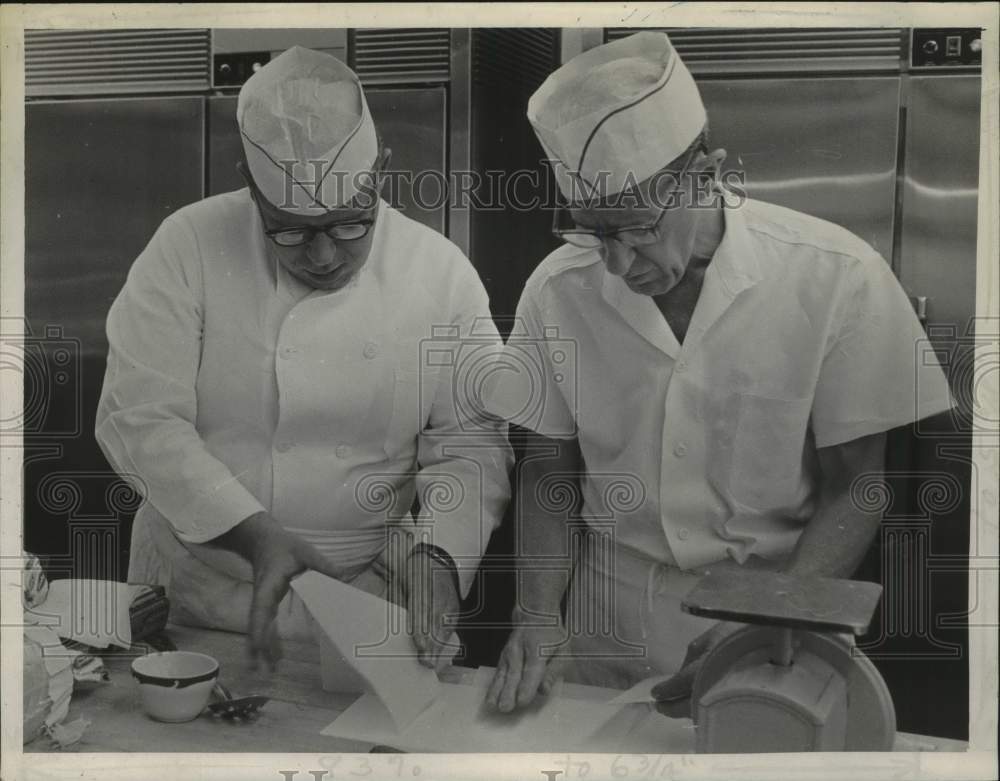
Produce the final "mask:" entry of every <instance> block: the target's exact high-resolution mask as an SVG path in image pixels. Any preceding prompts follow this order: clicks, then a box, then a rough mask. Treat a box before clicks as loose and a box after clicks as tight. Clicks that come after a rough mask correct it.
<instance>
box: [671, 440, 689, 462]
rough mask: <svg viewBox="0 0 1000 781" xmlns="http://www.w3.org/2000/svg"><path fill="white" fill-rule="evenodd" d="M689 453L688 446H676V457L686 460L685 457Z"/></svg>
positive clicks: (681, 444)
mask: <svg viewBox="0 0 1000 781" xmlns="http://www.w3.org/2000/svg"><path fill="white" fill-rule="evenodd" d="M687 452H688V449H687V445H685V444H684V443H683V442H678V443H677V444H676V445H674V455H675V456H677V457H678V458H684V456H686V455H687Z"/></svg>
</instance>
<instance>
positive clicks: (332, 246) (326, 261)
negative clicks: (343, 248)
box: [306, 233, 337, 267]
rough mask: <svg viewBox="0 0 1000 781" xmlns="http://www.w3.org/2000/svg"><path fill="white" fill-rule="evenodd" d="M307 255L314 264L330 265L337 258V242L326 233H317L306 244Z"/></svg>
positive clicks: (320, 265)
mask: <svg viewBox="0 0 1000 781" xmlns="http://www.w3.org/2000/svg"><path fill="white" fill-rule="evenodd" d="M306 257H307V258H308V259H309V262H310V263H311V264H312V265H314V266H319V267H324V266H330V265H332V264H333V262H334V260H336V258H337V244H336V242H334V240H333V239H331V238H330V237H329V236H327V235H326V234H325V233H317V234H316V235H315V236H313V239H312V241H310V242H309V244H307V245H306Z"/></svg>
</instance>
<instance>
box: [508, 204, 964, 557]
mask: <svg viewBox="0 0 1000 781" xmlns="http://www.w3.org/2000/svg"><path fill="white" fill-rule="evenodd" d="M501 368H502V369H503V370H502V371H499V372H498V373H497V377H499V378H500V379H499V381H498V382H497V384H496V386H495V387H494V389H493V390H492V392H491V394H490V402H489V406H490V407H491V409H493V410H494V411H495V412H496V413H497V414H500V415H502V416H504V417H506V418H507V419H508V420H510V421H511V422H513V423H516V424H518V425H521V426H525V427H528V428H531V429H533V430H535V431H537V432H538V433H540V434H542V435H545V436H549V437H552V438H567V437H573V436H576V437H578V439H579V443H580V448H581V452H582V455H583V460H584V461H585V463H586V474H585V475H584V476H583V478H582V480H581V486H580V488H581V491H582V494H583V497H582V498H583V514H584V516H585V517H586V518H587V519H588V521H589V522H590V523H591V524H599V525H601V526H602V527H603V528H605V529H607V530H609V533H612V534H613V535H614V539H615V542H617V543H618V544H620V545H623V546H627V547H628V548H629V549H631V550H632V551H635V552H639V553H641V554H642V555H643V556H646V557H648V558H649V559H651V560H652V561H654V562H662V563H665V564H669V565H672V566H678V567H680V568H681V569H683V570H690V569H692V568H696V567H699V566H702V565H705V564H709V563H712V562H716V561H721V560H723V559H726V558H727V557H730V558H733V559H734V560H736V561H737V562H740V563H742V562H743V561H745V560H746V558H747V556H749V555H750V554H755V555H758V556H761V557H764V558H766V559H772V560H773V559H780V558H782V557H784V556H786V555H788V554H789V553H791V551H792V550H793V548H794V547H795V544H796V541H797V540H798V537H799V535H800V534H801V532H802V529H803V527H804V525H805V523H806V522H807V521H808V520H809V518H810V517H811V515H812V513H813V512H814V510H815V501H816V495H817V487H818V479H819V474H818V462H817V454H816V451H817V449H818V448H824V447H829V446H831V445H837V444H840V443H843V442H848V441H850V440H854V439H857V438H859V437H863V436H866V435H869V434H874V433H877V432H882V431H886V430H888V429H890V428H893V427H895V426H899V425H903V424H906V423H909V422H911V421H914V420H918V419H920V418H922V417H926V416H928V415H932V414H934V413H938V412H941V411H943V410H946V409H948V408H949V407H951V406H952V399H951V395H950V393H949V389H948V384H947V381H946V379H945V377H944V374H943V372H942V371H941V368H940V365H939V364H938V362H937V359H936V357H935V356H934V354H933V351H931V350H930V349H929V346H928V343H927V340H926V337H925V336H924V333H923V330H922V328H921V326H920V323H919V322H918V320H917V318H916V316H915V315H914V313H913V310H912V307H911V305H910V303H909V300H908V298H907V296H906V295H905V293H904V292H903V290H902V288H901V287H900V285H899V283H898V282H897V280H896V279H895V277H894V276H893V275H892V272H891V270H890V268H889V267H888V265H887V264H886V263H885V261H884V260H883V259H882V258H881V257H880V256H879V255H878V254H877V253H876V252H875V251H874V250H873V249H872V248H871V247H869V246H868V245H867V244H865V243H864V242H863V241H861V240H860V239H859V238H857V237H856V236H854V235H853V234H851V233H849V232H848V231H846V230H844V229H842V228H840V227H837V226H835V225H832V224H830V223H828V222H825V221H822V220H819V219H816V218H814V217H810V216H807V215H805V214H800V213H798V212H794V211H791V210H789V209H785V208H782V207H779V206H774V205H771V204H767V203H761V202H755V201H747V202H745V203H744V204H743V205H742V206H741V207H740V208H735V209H733V208H727V209H726V210H725V233H724V236H723V239H722V242H721V244H720V245H719V247H718V249H717V250H716V253H715V255H714V257H713V258H712V261H711V263H710V264H709V266H708V268H707V270H706V273H705V279H704V283H703V287H702V291H701V295H700V297H699V299H698V303H697V305H696V307H695V310H694V313H693V316H692V319H691V322H690V325H689V327H688V331H687V335H686V336H685V338H684V343H683V345H680V344H678V342H677V339H676V338H675V337H674V334H673V333H672V331H671V329H670V327H669V325H668V324H667V322H666V320H665V319H664V317H663V315H662V314H661V313H660V311H659V310H658V308H657V307H656V304H655V302H654V301H653V300H652V298H649V297H647V296H643V295H639V294H637V293H634V292H632V291H631V290H630V289H629V288H628V287H627V286H626V285H625V283H624V282H623V281H622V280H621V278H619V277H616V276H613V275H611V274H609V273H607V271H606V270H605V266H604V264H603V263H602V261H601V260H600V257H599V254H598V251H597V250H588V249H580V248H578V247H573V246H569V245H565V246H563V247H560V248H559V249H557V250H556V251H554V252H553V253H552V254H550V255H549V256H548V257H547V258H546V259H545V260H544V261H543V262H542V263H541V264H540V265H539V267H538V268H537V269H536V271H535V272H534V274H533V275H532V276H531V278H530V279H529V281H528V283H527V285H526V286H525V289H524V293H523V295H522V297H521V300H520V303H519V306H518V318H517V321H516V324H515V326H514V330H513V331H512V334H511V337H510V338H509V339H508V342H507V345H506V348H505V356H504V358H503V360H502V361H501ZM554 479H556V480H558V476H556V478H554ZM545 489H546V487H545V486H543V487H541V489H540V492H541V493H542V494H543V495H544V494H545Z"/></svg>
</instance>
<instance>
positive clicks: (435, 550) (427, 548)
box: [406, 542, 462, 600]
mask: <svg viewBox="0 0 1000 781" xmlns="http://www.w3.org/2000/svg"><path fill="white" fill-rule="evenodd" d="M416 553H424V554H426V555H427V556H428V557H429V558H430V559H432V560H433V561H436V562H437V563H438V564H440V565H441V566H443V567H445V568H447V570H448V571H449V572H451V577H452V579H453V580H454V582H455V594H457V595H458V598H459V599H460V600H461V598H462V589H461V586H460V584H459V580H458V566H457V565H456V564H455V560H454V559H453V558H452V557H451V556H450V555H448V551H446V550H445V549H444V548H439V547H438V546H437V545H431V544H430V543H429V542H418V543H417V544H416V545H414V546H413V547H412V548H411V549H410V553H409V555H408V556H407V557H406V558H407V561H408V560H409V559H410V557H411V556H413V555H414V554H416Z"/></svg>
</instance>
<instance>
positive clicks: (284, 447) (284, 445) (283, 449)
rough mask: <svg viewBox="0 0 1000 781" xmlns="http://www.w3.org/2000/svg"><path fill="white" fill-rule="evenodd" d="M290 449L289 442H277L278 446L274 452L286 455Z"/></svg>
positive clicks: (290, 444)
mask: <svg viewBox="0 0 1000 781" xmlns="http://www.w3.org/2000/svg"><path fill="white" fill-rule="evenodd" d="M291 449H292V443H291V442H279V443H278V446H277V447H276V448H275V450H277V451H278V452H279V453H287V452H288V451H289V450H291Z"/></svg>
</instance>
